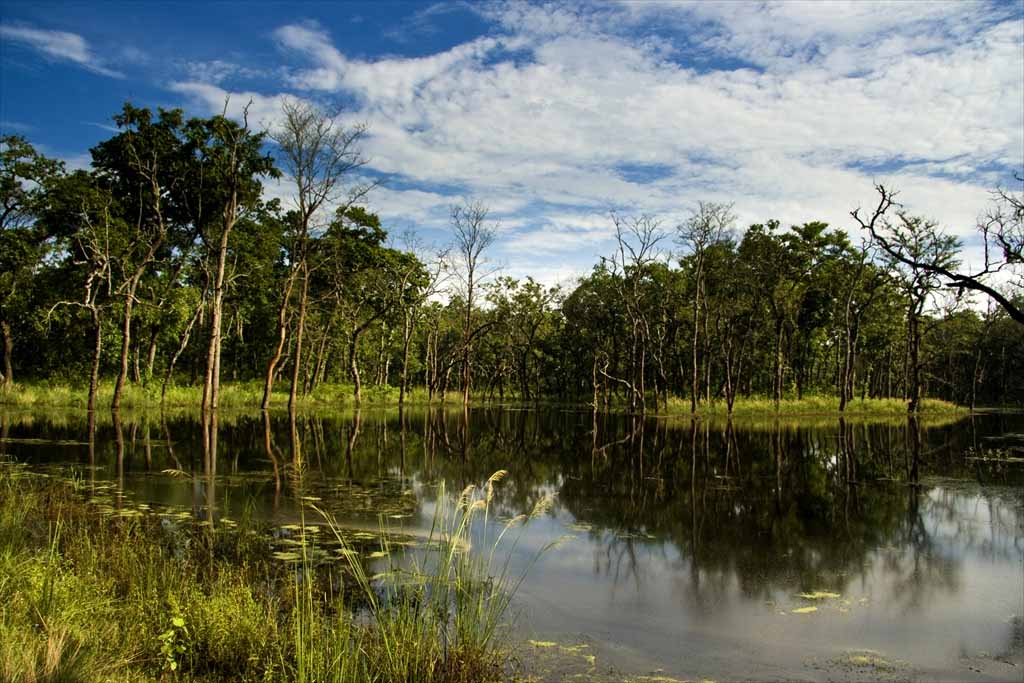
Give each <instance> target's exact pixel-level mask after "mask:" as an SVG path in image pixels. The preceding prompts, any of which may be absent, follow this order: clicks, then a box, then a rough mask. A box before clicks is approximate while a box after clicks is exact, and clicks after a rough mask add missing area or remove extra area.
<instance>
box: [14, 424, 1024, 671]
mask: <svg viewBox="0 0 1024 683" xmlns="http://www.w3.org/2000/svg"><path fill="white" fill-rule="evenodd" d="M97 420H98V423H97V424H96V425H95V426H94V433H95V436H94V438H93V439H92V440H90V439H89V438H88V435H89V433H90V426H89V422H88V421H87V417H86V415H85V414H84V413H81V412H50V413H31V412H17V411H7V412H6V413H0V450H2V452H3V453H4V454H5V455H6V456H7V457H9V458H12V459H14V460H16V461H19V462H24V463H28V465H29V467H30V468H32V469H36V470H39V471H43V472H49V473H53V474H57V475H59V476H74V477H76V478H79V479H81V480H82V481H83V482H84V484H85V485H86V487H90V486H91V487H93V489H92V490H93V494H94V497H95V498H96V500H97V502H98V504H99V505H101V506H103V507H104V509H107V510H109V511H111V514H122V513H124V512H125V511H131V512H130V513H131V514H159V515H165V516H167V517H168V518H169V519H172V518H174V517H175V516H182V515H185V516H189V517H194V518H196V519H198V520H201V521H205V522H207V523H210V524H214V525H218V524H231V523H233V522H234V521H235V520H237V519H239V518H240V517H241V516H243V515H248V516H252V517H256V518H257V519H260V520H263V521H267V522H269V523H270V524H271V525H272V526H273V528H274V529H275V532H274V533H275V534H278V533H279V534H280V536H281V537H286V536H287V529H289V528H293V525H295V524H296V523H299V522H300V521H303V520H304V521H305V522H307V523H308V522H311V521H313V522H315V521H316V520H315V517H316V514H315V512H313V511H312V510H310V509H308V507H307V504H308V503H310V502H313V503H315V504H316V505H318V506H319V507H322V508H324V509H326V510H329V511H330V512H331V513H332V514H334V515H335V516H336V517H337V519H338V521H339V523H341V524H342V525H344V526H346V527H350V528H353V529H362V530H365V531H367V532H368V533H369V532H373V531H375V530H377V529H378V528H379V525H380V524H381V523H382V520H383V523H385V524H387V526H388V527H389V528H390V529H391V530H393V531H395V532H396V533H402V534H408V535H409V536H410V537H414V538H415V537H417V536H419V537H423V536H425V535H426V534H427V533H428V532H429V529H430V524H431V520H432V518H433V513H434V508H435V506H436V504H437V500H436V495H437V484H438V483H439V482H440V481H442V480H443V481H445V482H446V486H447V490H448V491H456V492H457V491H461V490H462V489H463V488H464V487H465V486H466V485H469V484H481V483H482V482H484V481H485V480H486V479H487V478H488V477H489V476H490V475H491V474H492V473H494V472H495V471H497V470H500V469H504V470H508V473H509V474H508V476H507V477H506V478H505V479H504V480H502V481H501V482H500V484H499V485H498V486H497V488H496V490H495V497H494V503H493V504H494V510H495V511H496V512H497V515H496V519H493V520H492V522H491V523H492V524H493V525H495V529H491V530H489V532H488V533H490V534H491V535H492V536H493V534H494V533H496V531H497V527H499V526H500V525H501V524H502V521H501V520H503V519H508V518H511V517H513V516H515V515H518V514H521V513H528V512H530V511H531V510H532V509H533V508H534V506H535V505H536V504H537V503H538V501H541V500H543V499H545V498H550V499H551V500H552V505H551V507H550V509H549V510H548V511H547V512H546V513H545V514H544V515H542V516H540V517H539V518H536V519H533V520H532V521H530V522H529V524H528V525H527V526H526V527H524V529H523V531H522V533H521V535H520V536H518V537H517V542H516V544H515V546H514V549H513V548H512V546H511V545H509V546H507V547H508V548H510V549H511V550H510V551H511V552H512V557H511V562H512V571H513V573H514V574H515V573H520V572H528V574H527V579H526V581H525V582H524V583H523V584H522V586H521V588H520V590H519V592H518V593H517V595H516V599H515V601H514V603H513V604H514V608H515V617H516V621H515V629H514V631H513V633H514V637H515V638H516V639H517V640H520V641H522V642H521V645H522V652H523V655H522V657H521V660H522V666H523V667H524V668H525V670H526V671H527V672H528V673H531V674H533V675H535V676H537V677H538V678H539V679H541V680H562V679H564V678H567V677H570V676H574V675H579V676H581V677H582V678H581V680H623V679H630V680H636V681H641V680H646V681H656V680H661V681H670V680H700V679H705V678H706V679H713V680H718V681H727V680H729V681H731V680H743V679H754V680H766V679H767V680H778V679H786V680H865V679H871V680H879V679H880V680H907V679H914V680H1018V681H1019V680H1022V678H1024V569H1022V567H1024V493H1022V484H1024V465H1021V464H1014V463H1005V462H1003V463H992V462H985V461H981V460H976V459H972V456H973V455H975V454H976V451H975V450H973V449H977V448H978V447H979V446H981V445H983V444H985V443H988V441H987V440H988V439H990V438H992V437H999V436H1001V435H1004V434H1010V433H1021V432H1024V415H1019V414H982V415H976V416H973V417H965V418H963V419H954V420H946V421H945V423H942V424H938V423H934V422H932V423H929V422H928V421H924V422H922V423H917V422H909V423H908V421H907V420H902V421H901V420H900V419H893V420H888V421H886V420H881V421H862V420H853V419H848V420H840V419H838V418H831V417H829V418H824V417H814V418H806V419H794V418H786V419H780V420H774V419H771V418H767V419H761V420H742V421H734V422H727V421H724V420H721V421H718V420H712V421H691V420H690V419H689V418H688V417H685V418H678V417H675V418H640V417H635V416H626V415H594V414H592V413H590V412H586V411H575V410H559V409H548V408H539V409H536V410H531V409H517V408H474V409H471V410H470V411H469V412H468V414H464V413H463V411H462V410H461V408H460V409H457V410H449V411H442V410H427V409H422V408H420V409H407V410H406V411H404V412H403V413H401V414H400V413H399V411H398V410H397V409H389V410H362V411H360V412H358V413H355V412H351V411H350V412H347V413H338V414H334V415H320V414H309V415H304V414H299V415H297V416H295V417H294V418H290V417H289V416H288V415H287V414H271V415H270V416H265V415H261V414H252V415H246V414H231V413H222V414H221V415H220V416H218V425H217V427H218V429H217V442H216V457H213V458H211V457H207V456H206V455H204V453H205V452H206V451H204V448H203V438H202V434H203V431H202V429H201V427H200V424H199V422H198V421H197V420H196V419H195V418H194V417H191V416H188V415H183V414H177V415H169V416H165V417H161V416H159V415H148V414H146V415H138V416H129V415H122V416H121V417H120V418H119V419H118V420H113V419H112V418H111V416H110V415H101V416H99V418H97ZM90 441H91V443H90ZM185 513H187V515H186V514H185ZM275 537H276V536H275ZM550 543H555V544H556V547H554V548H552V549H550V550H548V551H546V552H544V553H542V554H540V555H539V557H538V553H539V552H540V551H541V550H542V549H543V548H544V547H545V546H546V545H547V544H550ZM282 561H285V560H282ZM381 561H382V562H386V560H381Z"/></svg>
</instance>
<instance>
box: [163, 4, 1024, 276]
mask: <svg viewBox="0 0 1024 683" xmlns="http://www.w3.org/2000/svg"><path fill="white" fill-rule="evenodd" d="M473 7H474V8H475V9H477V11H479V12H481V14H483V15H484V16H485V17H486V18H487V19H489V20H491V21H493V22H494V23H495V25H496V26H498V27H499V28H500V29H501V31H499V32H494V33H491V34H489V35H487V36H484V37H480V38H476V39H473V40H470V41H468V42H466V43H463V44H461V45H457V46H455V47H453V48H451V49H449V50H446V51H443V52H439V53H437V54H433V55H428V56H423V57H415V58H402V57H387V58H381V59H376V60H369V61H367V60H357V59H352V58H349V57H347V56H346V55H345V54H343V53H342V52H341V50H339V49H338V48H337V47H336V46H335V44H334V43H333V41H332V39H331V36H330V35H329V34H328V33H327V31H325V30H324V29H323V28H322V27H321V26H319V25H317V24H295V25H288V26H283V27H280V28H279V29H277V30H276V31H275V32H274V39H275V40H276V41H277V43H278V45H279V46H280V47H281V48H282V49H284V50H285V51H286V52H287V54H289V55H292V56H294V57H296V58H298V59H299V60H300V64H299V65H298V66H297V67H296V66H293V67H292V68H291V70H290V71H289V74H290V75H289V78H288V81H287V83H286V84H285V85H286V86H287V87H290V88H292V89H295V90H297V91H300V92H303V93H305V94H307V95H310V96H315V95H316V94H317V93H321V94H322V93H327V94H338V93H340V94H348V95H353V96H355V101H356V103H357V107H356V109H355V110H354V111H352V112H351V113H350V115H349V116H350V118H351V120H356V119H362V120H366V121H368V122H369V124H370V135H369V137H368V138H367V143H366V148H365V151H366V153H367V156H368V157H370V159H371V162H372V165H373V167H374V168H375V169H376V170H378V171H380V172H383V173H386V174H394V175H397V176H399V177H400V178H402V179H403V181H404V182H403V183H402V184H401V187H403V188H408V187H410V186H411V188H412V189H389V188H386V187H385V188H382V189H381V190H379V191H378V192H376V193H375V196H374V199H373V203H374V205H375V206H377V207H379V211H380V212H381V214H382V215H384V216H387V217H388V218H389V219H391V220H393V221H398V222H404V223H406V224H414V225H419V226H423V227H424V229H428V230H441V229H443V228H444V226H445V225H446V222H447V213H448V212H447V209H448V206H449V205H450V204H451V203H452V201H453V199H452V196H451V195H450V194H448V193H442V192H438V191H436V188H438V187H445V188H455V189H456V190H457V192H459V193H462V194H464V195H466V196H473V197H476V198H478V199H481V200H483V201H485V202H486V203H488V204H490V205H491V206H492V208H493V209H494V213H495V215H496V216H497V217H500V218H502V219H503V223H504V224H505V230H504V231H503V233H504V236H503V239H502V241H501V246H500V248H499V250H500V252H501V253H502V254H503V255H505V256H507V258H508V259H509V261H510V268H511V269H516V268H520V269H522V272H525V270H526V269H527V268H528V267H543V268H547V269H548V270H549V271H550V270H552V269H554V270H557V269H558V268H564V269H569V270H573V271H574V272H575V270H577V269H583V270H586V269H588V268H589V265H590V264H591V263H593V261H594V260H595V259H596V256H597V254H600V253H604V251H603V250H604V249H606V248H607V243H608V242H607V240H608V238H609V237H610V227H611V226H610V222H609V221H608V218H607V213H608V211H609V210H610V209H619V210H625V211H630V212H641V211H646V212H649V213H654V214H657V215H659V216H661V217H662V218H663V219H664V220H665V224H666V226H669V227H670V226H671V225H673V224H674V223H675V222H676V221H678V220H681V219H682V218H683V217H685V215H686V212H687V211H688V209H689V208H690V207H691V206H693V205H694V204H695V202H696V201H697V200H699V199H706V200H714V201H731V202H735V206H736V212H737V214H738V215H739V218H740V221H739V222H740V225H741V226H742V225H745V224H749V223H751V222H761V221H764V220H767V219H769V218H778V219H780V220H782V221H783V223H784V224H789V223H802V222H805V221H809V220H816V219H822V220H827V221H829V222H830V223H832V224H833V225H836V226H840V227H844V228H847V229H850V230H852V220H851V219H850V218H849V211H850V210H851V209H852V208H854V207H856V206H858V205H860V204H864V205H868V204H870V202H871V201H872V200H873V196H874V190H873V187H872V183H873V182H874V181H876V180H880V181H885V182H887V183H889V184H890V185H892V186H893V187H896V188H898V189H900V190H901V191H902V195H901V196H902V198H903V199H904V200H905V201H906V202H907V203H908V206H909V208H910V209H911V210H913V211H915V212H920V213H923V214H926V215H928V216H931V217H933V218H935V219H937V220H939V221H940V222H941V223H942V224H943V225H945V226H947V227H948V228H949V229H950V230H951V231H953V232H955V233H956V234H958V235H961V236H963V237H965V238H968V239H969V238H970V236H971V232H972V230H973V226H974V219H975V216H976V215H977V214H978V213H979V212H980V211H981V210H982V209H983V208H984V206H985V204H986V202H987V201H988V194H987V190H988V189H989V187H991V186H992V185H994V184H996V183H998V182H999V181H1000V180H1003V181H1005V179H1006V176H1007V175H1008V172H1009V171H1010V170H1012V169H1020V168H1021V167H1022V166H1024V107H1021V106H1020V103H1021V101H1022V99H1024V60H1022V59H1021V53H1020V45H1021V41H1022V35H1021V30H1022V27H1021V22H1020V17H1019V16H1017V17H1011V18H1009V19H1007V18H1006V16H1005V12H1004V10H1002V9H999V8H998V7H992V6H990V5H988V4H967V3H946V2H942V3H916V2H915V3H888V4H883V5H879V4H877V3H864V2H852V3H828V4H827V5H824V4H820V3H803V2H781V3H776V2H768V3H762V4H758V5H751V4H746V3H735V2H722V3H711V2H698V3H676V2H671V3H664V4H656V3H632V2H626V3H623V4H621V5H612V4H598V5H580V6H574V5H567V4H562V5H558V6H555V7H542V6H537V5H527V4H512V5H474V6H473ZM1000 12H1002V14H1000ZM723 59H730V60H732V61H730V62H727V63H726V62H722V60H723ZM743 64H749V65H750V67H749V68H737V66H742V65H743ZM716 67H717V68H716ZM208 80H212V79H208ZM175 87H176V89H178V90H179V91H181V92H187V93H189V94H190V95H192V96H193V97H196V98H198V99H199V100H201V101H203V102H205V103H206V104H207V106H209V107H210V108H214V109H217V108H219V107H220V106H222V104H223V98H224V96H225V95H226V94H227V92H226V91H224V90H223V89H221V88H218V87H216V86H214V85H212V84H210V83H187V84H177V85H176V86H175ZM250 96H251V95H250V94H248V93H236V94H234V95H233V96H232V102H233V103H236V102H244V101H247V99H248V98H249V97H250ZM281 96H282V95H271V96H262V97H261V96H253V97H254V99H255V100H256V104H254V107H255V108H256V109H257V110H259V111H260V112H262V113H263V114H264V115H265V116H266V117H267V118H268V119H272V118H273V116H274V107H278V106H279V99H280V97H281ZM624 165H629V166H635V167H639V168H641V169H643V168H657V169H659V170H660V171H659V173H658V174H657V175H656V177H655V178H654V179H652V180H650V181H649V182H641V181H638V180H636V179H635V178H634V179H632V180H631V179H630V177H629V174H627V173H624V172H623V171H622V168H623V166H624ZM854 234H856V233H854ZM545 259H547V261H545ZM551 260H555V261H558V263H556V264H554V265H552V264H551V263H548V261H551ZM536 264H542V265H536Z"/></svg>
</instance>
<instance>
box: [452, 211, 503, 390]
mask: <svg viewBox="0 0 1024 683" xmlns="http://www.w3.org/2000/svg"><path fill="white" fill-rule="evenodd" d="M487 214H488V208H487V207H486V206H485V205H484V204H482V203H480V202H469V203H466V204H463V205H461V206H453V207H452V212H451V222H452V232H453V233H454V235H455V249H454V260H455V263H454V265H455V269H454V274H455V277H456V279H457V280H458V285H459V287H458V289H459V294H460V295H461V296H462V297H463V303H464V305H465V307H466V313H465V316H464V317H463V325H462V349H461V351H462V354H461V355H462V404H463V405H464V406H468V405H469V389H470V384H471V382H472V370H471V363H472V348H473V340H474V338H475V337H476V336H477V335H479V334H480V332H481V331H482V330H483V329H484V328H486V327H487V325H486V324H484V325H480V326H476V327H474V325H473V306H474V303H475V302H476V296H477V293H478V290H479V288H480V286H481V284H482V283H483V282H485V281H486V280H487V279H489V278H490V277H491V276H493V275H494V274H495V273H496V272H497V270H498V269H497V267H495V266H494V265H493V264H491V263H489V262H488V261H487V259H486V257H485V256H484V252H486V251H487V250H488V249H489V248H490V247H491V245H493V244H494V240H495V239H496V237H497V225H496V224H494V223H493V222H489V221H488V220H487Z"/></svg>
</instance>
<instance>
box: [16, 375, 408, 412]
mask: <svg viewBox="0 0 1024 683" xmlns="http://www.w3.org/2000/svg"><path fill="white" fill-rule="evenodd" d="M398 393H399V392H398V389H397V388H395V387H391V386H366V387H363V391H362V394H363V400H362V404H363V405H370V406H373V405H395V404H397V403H398ZM113 395H114V384H113V382H109V381H107V382H101V383H100V386H99V391H98V394H97V404H98V405H99V406H101V407H103V408H105V407H106V406H109V405H110V402H111V400H112V398H113ZM202 400H203V388H202V386H182V385H172V386H169V387H168V389H167V395H166V397H165V398H164V405H165V406H166V407H170V408H183V407H185V408H198V407H199V406H200V405H201V404H202ZM262 400H263V384H262V382H256V381H251V382H225V383H223V384H222V385H221V389H220V400H219V403H220V407H221V408H226V409H240V408H245V409H253V408H259V406H260V403H261V402H262ZM406 400H407V401H408V402H409V403H410V404H416V403H426V402H427V392H426V390H425V389H423V388H421V387H416V388H414V389H412V390H410V391H409V392H408V393H407V395H406ZM87 401H88V388H87V387H78V386H73V385H69V384H63V383H49V382H30V383H15V385H14V387H13V388H11V389H7V390H4V391H2V392H0V405H2V404H6V405H13V406H18V407H53V408H85V407H86V404H87ZM287 403H288V391H287V389H286V385H285V384H283V383H279V384H278V385H276V387H275V389H274V392H273V393H272V394H271V406H273V407H284V406H286V405H287ZM354 404H355V399H354V398H353V388H352V385H350V384H321V385H319V386H317V387H316V388H315V389H314V390H313V392H311V393H310V394H306V395H300V396H299V398H298V405H299V406H300V407H302V408H313V407H343V406H351V405H354ZM160 405H161V395H160V385H159V383H153V384H150V385H144V384H127V385H126V386H125V389H124V394H123V395H122V398H121V406H122V409H124V410H133V409H151V408H158V407H160Z"/></svg>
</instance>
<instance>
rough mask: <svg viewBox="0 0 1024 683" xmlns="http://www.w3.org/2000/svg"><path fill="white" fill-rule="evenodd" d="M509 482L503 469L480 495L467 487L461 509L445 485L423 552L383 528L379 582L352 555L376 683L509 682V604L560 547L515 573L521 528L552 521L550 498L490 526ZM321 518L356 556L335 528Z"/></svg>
mask: <svg viewBox="0 0 1024 683" xmlns="http://www.w3.org/2000/svg"><path fill="white" fill-rule="evenodd" d="M506 474H507V472H505V471H504V470H499V471H498V472H495V473H494V474H493V475H491V477H490V478H488V480H487V482H486V483H485V484H484V485H483V486H481V487H477V486H468V487H466V488H465V489H464V490H463V491H462V492H461V493H460V494H459V495H458V496H457V497H456V498H454V500H453V499H452V498H451V497H449V496H448V495H447V492H446V491H445V488H444V484H443V483H442V484H441V486H440V488H439V491H438V496H437V501H438V504H437V506H436V507H435V511H434V516H433V519H432V523H431V529H430V533H429V535H428V538H427V542H426V543H425V544H424V545H423V546H422V548H421V549H418V550H412V551H407V552H404V553H396V552H394V551H395V549H394V548H393V547H391V545H390V543H389V541H388V539H389V537H390V534H389V533H388V530H387V529H386V528H383V527H382V534H381V538H382V550H381V552H382V554H383V556H384V557H387V558H388V562H389V568H388V570H387V571H385V572H383V573H381V574H379V575H375V576H371V575H369V574H368V573H367V571H366V568H365V567H364V566H363V564H362V563H361V562H360V561H359V560H358V557H359V555H358V554H357V553H354V552H347V553H345V557H346V558H347V560H348V564H349V568H350V570H351V574H352V576H353V578H354V579H355V582H356V584H357V585H358V586H359V588H360V589H361V591H362V594H363V597H364V598H365V599H366V602H367V605H368V611H369V616H370V618H371V619H372V622H373V623H374V625H375V628H374V629H373V630H372V631H371V632H370V633H369V635H368V637H369V638H370V642H372V643H373V648H374V649H375V650H376V651H377V652H378V657H376V658H374V659H373V660H372V662H371V666H370V669H369V671H368V673H369V676H370V679H371V680H387V681H446V682H450V683H473V682H477V681H480V682H486V681H499V680H502V679H503V677H504V673H505V670H506V668H507V665H508V662H509V658H510V656H511V654H512V653H511V651H510V649H509V647H508V645H507V643H508V642H509V640H510V639H508V638H503V637H502V635H503V633H502V628H503V627H509V626H511V623H510V621H509V620H508V619H507V614H508V610H509V605H510V601H511V600H512V597H513V596H514V595H515V593H516V591H517V590H518V588H519V586H520V585H521V583H522V581H523V580H524V579H525V577H526V573H527V571H528V569H529V567H531V566H532V564H533V562H535V561H536V560H537V558H538V557H539V556H540V555H541V554H542V553H544V552H546V551H547V550H549V549H550V548H551V547H553V546H554V545H556V544H557V543H558V541H556V542H554V543H550V544H548V545H546V546H544V547H542V548H541V549H540V550H539V551H537V553H536V554H535V555H533V556H532V557H531V558H529V560H528V566H527V568H526V569H525V570H523V571H521V572H519V573H515V572H513V571H512V569H511V566H512V565H511V562H512V558H513V556H514V554H515V550H516V548H517V546H518V543H519V540H520V538H521V535H522V534H521V530H522V528H523V527H524V526H525V525H526V524H527V523H528V522H529V521H530V520H531V519H534V518H536V517H538V516H540V515H542V514H544V512H546V510H547V509H548V508H549V506H550V499H542V500H541V501H539V502H538V503H537V504H536V505H535V506H534V508H533V510H532V511H531V512H530V513H529V514H522V515H518V516H516V517H514V518H512V519H510V520H508V521H507V522H505V523H503V524H501V525H495V524H491V521H492V519H491V504H492V501H493V498H494V487H495V485H496V484H497V483H498V482H499V481H500V480H501V479H502V478H503V477H504V476H505V475H506ZM318 512H320V514H321V515H322V516H323V517H324V519H325V520H326V521H327V523H328V526H329V528H330V529H331V531H332V532H333V534H334V536H335V538H336V540H337V541H338V542H339V543H340V544H341V545H342V547H343V548H346V549H349V548H348V545H347V542H346V540H345V537H344V535H343V534H342V533H341V529H340V528H339V526H338V524H337V521H336V520H335V519H334V518H333V517H332V516H331V515H330V514H329V513H326V512H323V511H319V510H318ZM382 524H383V519H382ZM475 546H476V547H478V549H477V550H476V551H474V547H475Z"/></svg>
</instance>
